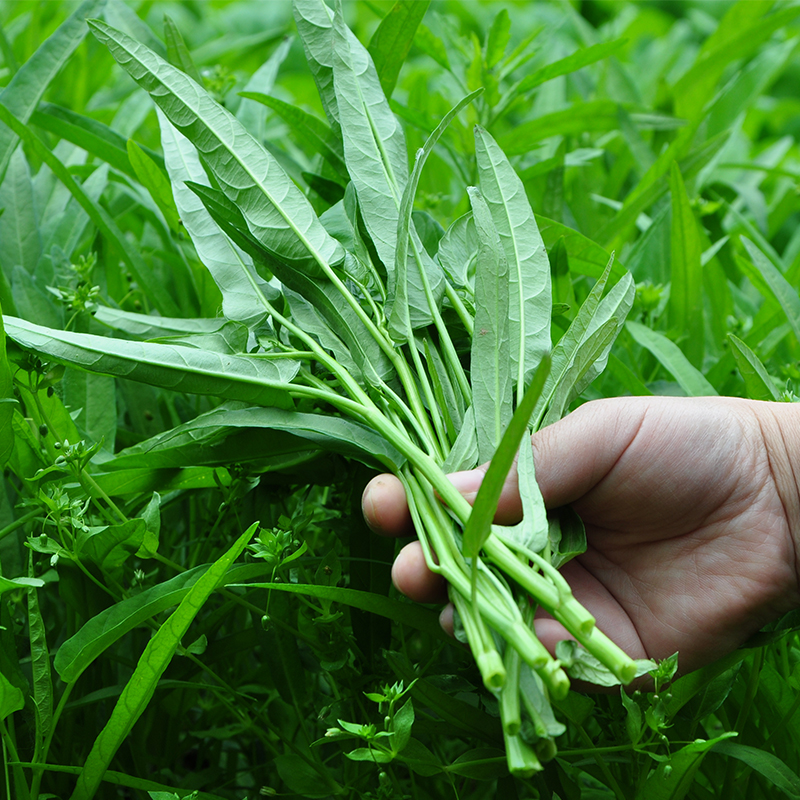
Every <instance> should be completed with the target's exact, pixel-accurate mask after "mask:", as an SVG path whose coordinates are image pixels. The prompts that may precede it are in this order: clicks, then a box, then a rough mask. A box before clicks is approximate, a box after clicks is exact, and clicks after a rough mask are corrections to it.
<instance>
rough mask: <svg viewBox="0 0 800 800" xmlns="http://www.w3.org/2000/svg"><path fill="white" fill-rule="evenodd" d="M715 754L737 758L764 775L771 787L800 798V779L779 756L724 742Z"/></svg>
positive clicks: (715, 749) (716, 747)
mask: <svg viewBox="0 0 800 800" xmlns="http://www.w3.org/2000/svg"><path fill="white" fill-rule="evenodd" d="M714 752H715V753H719V754H720V755H723V756H730V757H731V758H736V759H738V760H739V761H741V762H742V763H744V764H747V766H748V767H751V768H752V769H754V770H755V771H756V772H758V773H760V774H761V775H763V776H764V777H765V778H766V779H767V781H768V782H769V785H770V786H774V787H775V788H776V789H777V790H778V791H781V792H783V793H784V794H785V795H786V796H787V797H794V798H798V797H800V778H798V777H797V774H796V773H795V772H793V771H792V770H791V769H789V767H788V766H786V764H785V763H784V762H783V761H781V759H779V758H778V757H777V756H775V755H773V754H772V753H770V752H769V751H767V750H759V749H758V748H757V747H750V746H748V745H745V744H739V743H738V742H732V741H730V740H724V741H721V742H719V743H718V744H717V745H716V746H715V747H714Z"/></svg>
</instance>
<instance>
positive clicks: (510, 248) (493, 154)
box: [475, 127, 552, 397]
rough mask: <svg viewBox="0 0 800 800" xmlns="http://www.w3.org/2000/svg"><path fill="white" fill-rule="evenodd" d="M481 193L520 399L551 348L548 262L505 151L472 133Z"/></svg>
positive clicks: (482, 134) (485, 135)
mask: <svg viewBox="0 0 800 800" xmlns="http://www.w3.org/2000/svg"><path fill="white" fill-rule="evenodd" d="M475 156H476V159H477V162H478V173H479V176H480V189H481V193H482V194H483V196H484V197H485V198H486V202H487V204H488V206H489V210H490V211H491V214H492V220H493V222H494V226H495V228H496V229H497V233H498V234H499V236H500V242H501V243H502V246H503V251H504V252H505V256H506V260H507V262H508V269H509V273H508V276H509V277H508V290H509V309H508V310H509V331H508V338H509V340H510V342H511V350H510V357H511V364H512V374H513V379H514V383H515V385H516V387H517V395H518V397H521V396H522V393H523V392H524V390H525V386H526V385H527V382H528V380H529V378H530V376H531V374H532V373H533V371H534V370H535V369H536V367H537V366H538V364H539V360H540V359H541V357H542V355H543V354H544V353H545V352H547V351H548V350H549V349H550V307H551V305H552V300H551V289H550V262H549V261H548V259H547V252H546V251H545V249H544V242H543V241H542V237H541V236H540V235H539V229H538V228H537V226H536V221H535V219H534V216H533V211H532V210H531V207H530V203H529V202H528V198H527V196H526V194H525V187H524V186H523V185H522V181H521V180H520V179H519V177H518V176H517V174H516V173H515V172H514V170H513V168H512V167H511V164H510V163H509V161H508V159H507V158H506V156H505V154H504V153H503V151H502V150H501V149H500V148H499V147H498V146H497V143H496V142H495V141H494V139H492V137H491V136H490V135H489V134H488V133H487V132H486V131H485V130H483V129H482V128H479V127H476V129H475Z"/></svg>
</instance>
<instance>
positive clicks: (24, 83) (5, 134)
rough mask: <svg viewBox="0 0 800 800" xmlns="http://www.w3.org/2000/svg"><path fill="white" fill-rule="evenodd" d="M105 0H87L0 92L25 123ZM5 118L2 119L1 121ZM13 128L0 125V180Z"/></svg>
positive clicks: (12, 144)
mask: <svg viewBox="0 0 800 800" xmlns="http://www.w3.org/2000/svg"><path fill="white" fill-rule="evenodd" d="M104 4H105V0H86V2H85V3H82V4H81V5H80V6H79V7H78V8H77V9H76V10H75V11H74V12H73V14H72V15H71V16H70V17H69V18H68V19H67V20H66V21H65V22H64V23H63V24H62V25H61V26H60V27H59V28H58V29H57V30H56V31H55V32H54V33H53V34H52V36H50V37H49V38H48V39H47V40H46V41H45V42H44V43H43V44H42V45H41V46H40V47H39V48H38V49H37V50H36V52H35V53H34V54H33V55H32V56H31V57H30V58H29V59H28V60H27V61H26V62H25V63H24V64H23V65H22V66H21V67H20V69H19V70H18V71H17V72H16V73H15V74H14V77H13V78H12V79H11V81H10V82H9V84H8V85H7V86H6V87H5V88H4V89H3V91H2V92H0V103H2V105H4V106H5V107H6V108H8V109H9V110H10V111H11V113H12V114H13V115H14V116H15V117H17V118H19V119H20V120H22V122H27V121H28V120H29V119H30V117H31V114H32V113H33V111H34V110H35V109H36V106H37V104H38V103H39V100H41V99H42V96H43V95H44V93H45V91H46V90H47V87H48V86H49V85H50V82H51V81H52V80H53V78H55V76H56V75H57V74H58V73H59V72H60V71H61V68H62V67H63V66H64V64H65V63H66V61H67V59H69V57H70V56H71V55H72V54H73V53H74V52H75V48H77V46H78V45H79V44H80V43H81V42H82V41H83V37H84V36H86V19H87V17H89V16H91V15H92V14H96V13H97V11H98V10H99V9H100V8H102V7H103V5H104ZM4 121H5V120H4ZM17 141H18V139H17V136H16V135H15V131H13V130H9V129H8V128H4V127H0V180H2V178H3V175H4V174H5V171H6V167H7V166H8V160H9V158H11V153H12V152H13V150H14V148H15V147H16V145H17Z"/></svg>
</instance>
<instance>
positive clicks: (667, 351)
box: [625, 320, 717, 397]
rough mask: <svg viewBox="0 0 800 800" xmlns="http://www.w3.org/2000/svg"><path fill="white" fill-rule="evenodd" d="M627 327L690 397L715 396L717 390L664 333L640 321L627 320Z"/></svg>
mask: <svg viewBox="0 0 800 800" xmlns="http://www.w3.org/2000/svg"><path fill="white" fill-rule="evenodd" d="M625 327H626V328H627V329H628V332H629V333H630V334H631V336H633V338H634V340H635V341H636V342H637V343H638V344H639V345H641V346H642V347H644V348H645V349H646V350H649V351H650V352H651V353H652V354H653V355H654V356H655V357H656V359H657V360H658V362H659V363H660V364H661V365H662V366H663V367H664V369H666V370H667V372H669V373H670V374H671V375H672V377H673V378H675V380H676V381H677V382H678V384H679V385H680V387H681V389H683V391H684V392H686V394H687V395H688V396H689V397H713V396H716V394H717V391H716V390H715V389H714V387H713V386H712V385H711V384H710V383H709V382H708V381H707V380H706V377H705V376H704V375H703V373H702V372H700V370H698V369H696V368H695V367H694V366H693V365H692V364H691V363H690V362H689V360H688V359H687V358H686V356H685V355H684V354H683V352H682V351H681V349H680V348H679V347H678V345H676V344H675V343H674V342H673V341H671V340H670V339H668V338H667V337H666V336H665V335H664V334H663V333H659V332H658V331H653V330H650V328H648V327H646V326H645V325H642V324H641V323H640V322H634V321H633V320H631V321H629V322H626V323H625Z"/></svg>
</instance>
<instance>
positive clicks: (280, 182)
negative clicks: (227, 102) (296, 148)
mask: <svg viewBox="0 0 800 800" xmlns="http://www.w3.org/2000/svg"><path fill="white" fill-rule="evenodd" d="M89 24H90V25H91V27H92V30H93V32H94V33H95V35H96V36H97V38H98V39H99V40H100V41H101V42H102V43H103V44H105V45H106V46H107V47H108V48H109V50H110V51H111V54H112V55H113V56H114V57H115V58H116V59H117V61H119V63H120V64H121V65H122V66H123V67H124V68H125V69H126V70H127V71H128V73H129V74H130V75H131V77H132V78H133V79H134V80H135V81H136V82H137V83H138V84H139V85H140V86H141V87H142V88H143V89H145V91H147V92H149V93H150V94H151V96H152V97H153V99H154V100H155V102H156V103H157V104H158V105H159V107H160V108H161V110H162V111H163V112H164V114H165V115H166V116H167V118H168V119H169V120H170V122H171V123H172V124H173V125H174V126H175V127H176V128H177V129H178V130H179V131H180V132H181V133H183V134H184V135H185V136H186V137H187V138H188V139H189V140H190V141H192V143H193V144H194V145H195V147H197V148H198V151H199V152H200V154H201V156H202V157H203V159H204V161H205V163H206V164H208V166H209V168H210V169H211V171H212V172H213V173H214V176H215V177H216V179H217V181H218V182H219V185H220V188H221V190H222V191H223V192H224V193H225V194H226V195H227V196H228V197H229V198H230V200H231V201H232V202H235V203H237V204H238V206H239V207H240V209H241V210H242V212H243V213H244V216H245V218H246V220H247V224H248V227H249V229H250V231H251V233H252V234H253V235H254V236H255V237H256V238H257V239H258V240H259V241H261V242H262V243H263V244H265V245H266V246H267V247H268V248H269V249H270V250H271V251H272V252H274V253H276V254H278V255H279V256H281V257H283V258H286V259H288V260H289V261H295V262H298V263H302V264H303V265H305V267H306V268H307V269H308V270H309V273H310V274H315V275H321V274H322V265H323V264H325V265H327V264H334V263H338V262H339V261H341V260H342V258H343V257H344V252H343V251H342V249H341V246H340V245H339V243H338V242H336V240H335V239H332V238H331V237H330V236H329V235H328V234H327V232H326V231H325V229H324V228H323V227H322V225H321V224H320V222H319V220H318V219H317V217H316V214H314V211H313V209H312V208H311V205H310V204H309V202H308V200H306V198H305V197H304V196H303V194H302V193H301V192H300V190H299V189H298V188H297V186H295V184H294V183H292V181H291V180H290V179H289V177H288V176H287V175H286V173H285V172H284V171H283V170H282V169H281V167H280V165H279V164H278V162H277V161H276V160H275V158H274V157H273V156H272V155H270V154H269V153H268V152H267V151H266V150H265V149H264V148H263V147H262V146H261V145H260V144H259V143H258V142H257V141H256V140H255V139H254V138H253V137H252V136H251V135H250V133H248V132H247V130H246V129H245V128H244V126H243V125H242V124H241V123H240V122H239V121H238V120H237V119H236V117H234V116H233V115H232V114H231V113H230V112H228V111H226V110H225V109H224V108H222V106H220V105H218V104H217V103H215V102H214V100H213V99H212V98H211V96H210V95H209V94H208V93H207V92H205V91H204V90H202V89H201V88H200V87H198V86H197V84H196V83H194V81H192V80H191V79H190V78H188V77H187V76H186V75H184V74H183V73H182V72H181V71H180V70H178V69H176V68H175V67H173V66H172V65H171V64H168V63H167V62H166V61H164V60H163V59H162V58H160V57H159V56H158V55H156V54H155V53H154V52H153V51H152V50H149V49H148V48H147V47H145V46H144V45H142V44H139V43H138V42H136V41H134V40H133V39H131V38H130V37H129V36H127V35H126V34H124V33H122V32H121V31H116V30H115V29H114V28H111V27H110V26H108V25H106V24H105V23H103V22H100V21H97V20H94V21H91V22H90V23H89Z"/></svg>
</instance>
